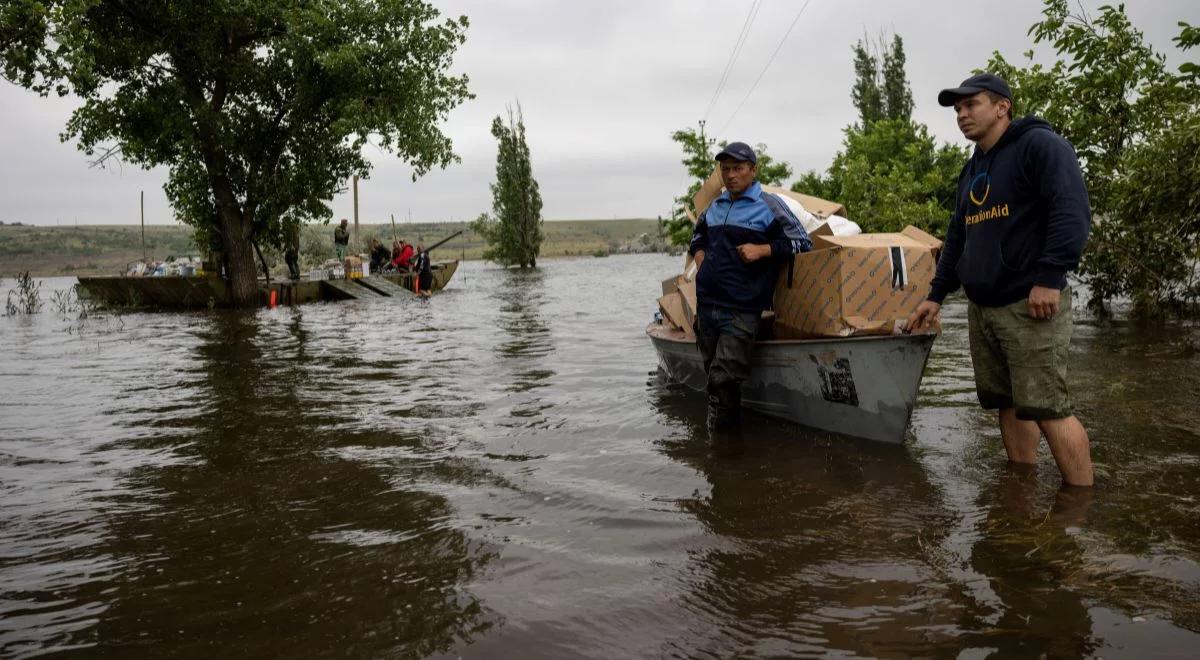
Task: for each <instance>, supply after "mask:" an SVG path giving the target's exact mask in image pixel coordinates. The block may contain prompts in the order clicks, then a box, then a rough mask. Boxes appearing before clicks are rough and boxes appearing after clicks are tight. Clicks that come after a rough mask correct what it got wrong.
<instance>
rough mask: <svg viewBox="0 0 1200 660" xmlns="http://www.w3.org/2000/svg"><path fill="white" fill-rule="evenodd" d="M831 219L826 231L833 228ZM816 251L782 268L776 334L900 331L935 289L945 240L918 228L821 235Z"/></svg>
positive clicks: (845, 334) (844, 334)
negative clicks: (938, 258) (939, 255)
mask: <svg viewBox="0 0 1200 660" xmlns="http://www.w3.org/2000/svg"><path fill="white" fill-rule="evenodd" d="M827 227H828V226H827V225H826V226H825V227H823V228H822V229H826V230H827ZM812 239H813V248H814V249H813V251H812V252H806V253H804V254H799V255H796V258H795V260H794V261H793V262H792V266H791V285H790V286H789V284H788V271H789V268H788V267H787V266H784V267H783V268H782V269H780V274H779V281H778V282H777V284H776V287H775V301H774V303H775V317H776V318H775V337H776V338H777V339H805V338H810V337H851V336H857V335H887V334H894V333H896V332H899V327H900V324H901V323H903V321H905V320H906V319H907V318H908V315H909V314H911V313H912V311H913V310H914V309H916V308H917V305H918V304H920V302H921V301H922V300H924V299H925V297H926V296H927V295H929V286H930V284H931V283H932V281H933V274H934V270H935V267H936V265H937V256H938V253H939V252H940V250H941V247H942V242H941V241H939V240H938V239H936V238H934V237H933V236H930V235H929V234H927V233H925V232H923V231H921V230H920V229H917V228H916V227H912V226H909V227H906V228H905V229H904V231H901V232H900V233H897V234H858V235H856V236H833V235H831V233H830V232H828V231H822V230H818V231H816V232H814V233H813V235H812Z"/></svg>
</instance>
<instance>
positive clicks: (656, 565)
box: [0, 256, 1200, 658]
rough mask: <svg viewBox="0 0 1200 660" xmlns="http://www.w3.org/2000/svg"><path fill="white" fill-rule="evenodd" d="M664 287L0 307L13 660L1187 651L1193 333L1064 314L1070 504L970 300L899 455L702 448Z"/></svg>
mask: <svg viewBox="0 0 1200 660" xmlns="http://www.w3.org/2000/svg"><path fill="white" fill-rule="evenodd" d="M677 268H678V260H677V259H672V258H668V257H665V256H630V257H613V258H608V259H583V260H574V261H571V260H566V261H550V262H547V263H545V264H544V267H543V268H542V269H541V270H540V271H538V272H535V273H518V272H503V271H500V270H498V269H495V268H492V267H490V266H485V265H482V264H478V263H468V264H465V265H464V266H463V268H462V269H461V270H460V271H459V274H458V276H457V277H456V281H455V282H454V284H453V285H452V288H451V289H449V290H447V291H446V292H444V293H443V294H442V295H439V296H437V297H435V298H434V299H433V300H431V301H427V302H422V301H413V300H405V301H387V300H380V301H371V302H361V303H340V304H326V305H309V306H304V307H299V308H295V309H276V310H270V311H265V310H264V311H261V312H258V313H249V314H230V313H225V314H222V313H217V314H206V313H198V314H154V315H150V314H126V315H123V316H111V315H107V316H106V315H101V316H93V317H91V318H89V319H87V320H86V321H83V322H80V321H78V320H76V319H74V318H73V315H72V317H66V318H64V317H63V316H62V315H60V314H57V313H56V312H54V311H53V309H47V310H46V311H44V312H43V313H42V314H40V315H38V316H34V317H22V318H0V495H2V497H3V500H2V501H3V506H2V508H0V655H3V656H11V657H31V656H35V655H38V654H42V653H47V652H57V653H60V654H63V655H82V656H95V655H102V656H118V657H194V658H210V657H214V656H218V655H219V657H255V658H258V657H324V656H338V657H341V656H351V657H379V656H383V657H417V656H430V655H432V656H440V655H443V654H444V655H449V656H464V657H479V658H499V657H511V658H560V657H592V658H613V657H722V658H723V657H733V656H738V657H751V656H764V657H765V656H796V655H811V654H837V655H864V656H879V655H955V654H961V655H965V656H968V657H978V656H985V655H989V654H1000V655H1005V656H1007V655H1037V654H1042V653H1045V654H1049V655H1053V656H1073V655H1104V656H1107V657H1120V656H1142V657H1163V656H1179V657H1183V656H1189V655H1192V654H1194V653H1195V649H1196V648H1197V645H1198V644H1200V605H1198V603H1200V431H1198V430H1197V428H1198V427H1200V353H1198V351H1197V346H1198V345H1200V328H1197V327H1196V326H1187V325H1178V324H1176V325H1171V326H1167V327H1165V328H1164V327H1155V326H1138V325H1134V324H1129V323H1117V324H1115V325H1102V324H1097V323H1091V322H1081V323H1080V324H1078V325H1077V327H1076V341H1075V344H1074V348H1073V357H1074V361H1075V362H1074V369H1075V370H1074V382H1075V383H1076V384H1077V388H1076V390H1075V394H1076V399H1077V403H1078V407H1079V411H1080V416H1081V418H1082V419H1083V420H1084V422H1085V423H1086V424H1087V426H1088V428H1089V430H1090V432H1091V435H1092V438H1093V441H1094V456H1095V459H1096V463H1097V469H1098V472H1099V475H1098V477H1099V478H1098V486H1097V488H1096V489H1095V490H1094V492H1088V491H1061V492H1060V491H1059V489H1058V474H1057V471H1056V470H1055V468H1054V465H1053V463H1052V461H1051V460H1050V458H1049V456H1048V455H1046V454H1044V455H1043V458H1042V461H1041V463H1040V464H1039V466H1038V468H1037V469H1036V470H1034V471H1032V472H1028V473H1022V472H1017V471H1013V470H1010V469H1007V468H1006V467H1005V462H1004V457H1003V452H1002V450H1001V448H1000V445H999V440H998V435H997V432H996V431H995V430H994V428H993V424H992V420H991V418H990V417H989V416H988V415H986V414H985V413H983V412H981V411H979V410H977V409H976V407H975V405H974V393H973V390H972V384H971V371H970V362H969V357H968V354H967V350H966V337H965V334H966V333H965V327H964V323H965V320H964V317H965V309H964V308H963V306H962V305H961V303H959V304H952V305H950V306H949V307H948V309H947V319H946V326H947V330H948V332H947V333H946V334H945V335H944V336H943V337H942V338H941V339H939V340H938V342H937V344H936V345H935V349H934V356H933V358H932V360H931V363H930V366H929V369H928V372H927V375H926V378H925V381H924V383H923V385H922V395H921V399H920V403H919V406H918V409H917V411H916V414H915V416H914V420H913V426H912V430H911V438H910V441H909V442H908V444H907V445H906V446H904V447H889V446H884V445H877V444H871V443H865V442H857V441H848V440H845V439H840V438H834V437H831V436H828V435H823V434H817V433H809V432H805V431H804V430H802V429H799V428H797V427H795V426H791V425H788V424H785V423H781V422H775V421H771V420H766V419H763V418H759V417H755V416H751V417H750V419H749V421H748V429H747V431H748V432H747V436H748V438H747V439H746V440H745V441H744V442H743V443H741V444H729V445H716V446H714V445H713V444H711V443H710V442H709V441H708V440H707V437H706V434H705V432H704V430H703V419H704V410H703V403H702V401H701V400H700V397H698V396H697V395H694V394H691V393H688V392H686V391H682V390H679V389H677V388H674V387H669V386H664V385H662V384H660V383H659V382H657V380H656V378H655V377H654V376H653V375H652V371H653V370H654V367H655V356H654V352H653V350H652V349H651V347H650V344H649V342H648V341H647V339H646V338H645V336H644V335H643V327H644V324H645V322H646V321H647V320H648V318H649V317H650V315H651V313H652V310H653V305H654V298H655V297H656V295H657V290H658V281H659V280H660V279H662V278H663V277H666V276H668V275H670V274H672V273H674V272H675V271H676V270H677ZM69 282H70V281H69V280H48V281H47V282H46V285H45V286H44V289H45V290H44V292H43V295H44V297H48V293H49V289H51V288H53V287H56V286H57V287H62V286H66V285H68V284H69ZM11 285H12V280H11V279H7V280H6V281H5V283H4V287H3V291H0V293H3V292H6V291H7V288H8V287H9V286H11Z"/></svg>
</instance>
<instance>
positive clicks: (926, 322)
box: [903, 300, 942, 332]
mask: <svg viewBox="0 0 1200 660" xmlns="http://www.w3.org/2000/svg"><path fill="white" fill-rule="evenodd" d="M941 309H942V306H941V305H939V304H938V303H935V302H933V301H932V300H923V301H921V304H920V305H917V309H916V311H914V312H913V313H912V314H910V315H909V317H908V320H907V321H905V322H904V328H903V329H904V331H905V332H913V331H914V330H925V329H927V328H929V327H931V326H932V325H933V324H934V322H936V321H937V320H938V312H940V311H941Z"/></svg>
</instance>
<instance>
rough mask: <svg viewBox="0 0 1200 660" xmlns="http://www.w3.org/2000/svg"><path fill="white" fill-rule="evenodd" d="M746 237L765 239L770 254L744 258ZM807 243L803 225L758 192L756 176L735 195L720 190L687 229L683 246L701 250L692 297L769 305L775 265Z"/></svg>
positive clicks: (746, 308) (743, 307)
mask: <svg viewBox="0 0 1200 660" xmlns="http://www.w3.org/2000/svg"><path fill="white" fill-rule="evenodd" d="M745 243H757V244H769V245H770V246H771V257H770V258H768V259H759V260H758V261H755V262H754V263H751V264H747V263H743V262H742V259H741V257H739V256H738V253H737V247H738V246H739V245H743V244H745ZM811 249H812V241H810V240H809V238H808V232H806V231H804V226H803V225H801V224H800V221H799V220H797V219H796V216H794V215H792V212H791V211H790V210H789V209H788V207H787V205H786V204H784V203H783V200H781V199H779V198H778V197H776V196H775V195H772V194H771V193H767V192H763V189H762V186H760V185H759V184H758V182H757V181H756V182H754V183H752V184H750V187H749V188H747V189H746V192H744V193H742V194H741V195H739V196H738V197H737V199H732V198H731V197H730V196H729V192H728V191H725V192H722V193H721V196H720V197H718V198H716V199H715V200H713V203H712V204H711V205H709V207H708V208H707V209H706V210H705V211H704V213H702V214H701V215H700V218H699V219H698V220H697V221H696V228H695V229H694V230H692V243H691V245H690V246H689V247H688V252H689V253H690V254H692V255H695V254H696V252H697V251H699V250H703V251H704V264H703V265H701V266H700V272H699V273H698V274H697V275H696V301H697V302H698V303H699V304H701V305H714V306H716V307H725V308H728V309H735V310H739V311H743V312H761V311H762V310H764V309H769V308H770V307H771V299H772V297H774V295H775V280H776V279H778V275H779V265H780V264H781V263H783V262H784V261H785V260H787V259H790V258H791V257H792V255H794V254H798V253H800V252H808V251H809V250H811Z"/></svg>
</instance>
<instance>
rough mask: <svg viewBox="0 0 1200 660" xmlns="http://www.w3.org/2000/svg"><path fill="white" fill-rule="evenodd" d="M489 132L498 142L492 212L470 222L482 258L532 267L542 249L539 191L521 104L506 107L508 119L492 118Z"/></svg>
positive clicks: (534, 266)
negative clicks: (479, 238)
mask: <svg viewBox="0 0 1200 660" xmlns="http://www.w3.org/2000/svg"><path fill="white" fill-rule="evenodd" d="M492 135H493V136H495V138H496V141H497V142H499V146H500V148H499V151H498V153H497V154H496V182H495V183H493V184H492V216H491V217H488V215H487V214H486V213H485V214H483V215H481V216H480V217H479V219H478V220H476V221H475V222H474V223H473V224H472V229H474V230H475V231H476V232H477V233H478V234H479V235H481V236H483V238H484V240H485V241H487V243H488V247H487V249H486V250H484V252H483V258H484V259H487V260H488V261H494V262H496V263H498V264H500V265H502V266H512V265H517V266H520V267H521V268H536V267H537V257H538V253H539V252H541V249H542V240H543V239H544V238H545V235H544V234H543V233H542V195H541V193H539V192H538V182H537V179H535V178H533V163H532V161H531V159H530V155H529V144H528V143H527V142H526V140H525V118H524V116H523V115H522V113H521V107H520V106H519V105H518V106H517V111H516V112H515V113H514V112H513V110H512V108H509V109H508V122H507V123H506V122H504V121H503V120H502V119H501V118H500V117H499V116H497V117H496V118H495V119H493V120H492Z"/></svg>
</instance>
